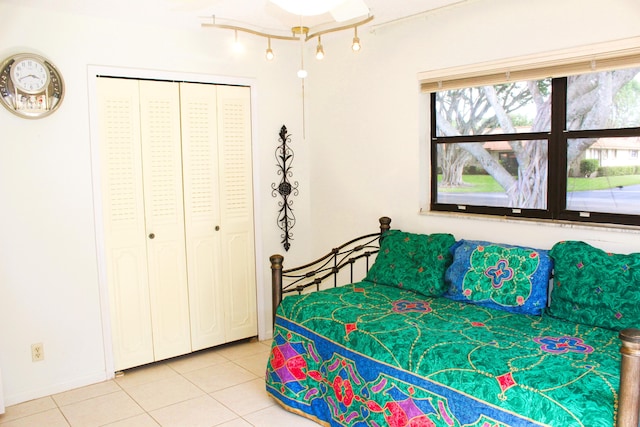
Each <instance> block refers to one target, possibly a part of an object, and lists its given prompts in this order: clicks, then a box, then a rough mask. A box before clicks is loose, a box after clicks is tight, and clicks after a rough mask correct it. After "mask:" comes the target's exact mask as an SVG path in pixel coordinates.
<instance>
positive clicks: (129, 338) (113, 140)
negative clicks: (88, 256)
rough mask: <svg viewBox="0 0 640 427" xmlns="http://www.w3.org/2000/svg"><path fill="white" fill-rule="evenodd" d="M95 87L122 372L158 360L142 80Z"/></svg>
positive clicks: (117, 359)
mask: <svg viewBox="0 0 640 427" xmlns="http://www.w3.org/2000/svg"><path fill="white" fill-rule="evenodd" d="M96 85H97V99H98V121H99V126H98V129H99V131H98V132H99V140H100V143H99V147H100V154H99V156H100V168H101V170H100V181H101V182H100V184H101V193H102V217H103V221H102V222H103V224H104V241H105V242H104V243H105V245H104V250H105V260H106V276H107V278H106V279H107V282H108V288H109V307H110V312H111V313H110V317H111V330H112V336H113V358H114V366H115V369H116V370H122V369H126V368H130V367H132V366H138V365H143V364H145V363H149V362H152V361H153V360H154V357H153V342H152V339H153V336H152V333H151V308H150V305H149V291H148V282H147V277H148V273H147V247H146V234H145V232H146V230H145V219H144V195H143V189H142V153H141V147H140V107H139V95H138V82H137V81H135V80H124V79H112V78H99V79H97V83H96Z"/></svg>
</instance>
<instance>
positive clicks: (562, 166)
mask: <svg viewBox="0 0 640 427" xmlns="http://www.w3.org/2000/svg"><path fill="white" fill-rule="evenodd" d="M638 150H640V68H624V69H617V70H612V71H603V72H594V73H583V74H578V75H574V76H569V77H555V78H547V79H540V80H528V81H517V82H507V83H498V84H491V85H487V86H476V87H463V88H453V89H449V90H440V91H433V92H431V163H432V164H431V209H432V210H439V211H455V212H461V211H462V212H468V213H482V214H494V215H501V216H505V215H507V216H518V217H528V218H547V219H565V220H575V221H588V222H604V223H620V224H634V225H640V160H639V159H638V154H637V153H638Z"/></svg>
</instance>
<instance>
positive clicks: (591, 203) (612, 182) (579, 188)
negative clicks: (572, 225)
mask: <svg viewBox="0 0 640 427" xmlns="http://www.w3.org/2000/svg"><path fill="white" fill-rule="evenodd" d="M568 146H569V149H568V151H567V154H568V156H567V157H568V159H567V168H568V178H567V209H568V210H572V211H580V212H601V213H620V214H632V215H638V214H640V159H639V158H638V152H640V137H630V138H599V139H595V138H580V139H570V140H569V141H568Z"/></svg>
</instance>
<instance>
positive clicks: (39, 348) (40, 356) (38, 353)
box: [31, 342, 44, 362]
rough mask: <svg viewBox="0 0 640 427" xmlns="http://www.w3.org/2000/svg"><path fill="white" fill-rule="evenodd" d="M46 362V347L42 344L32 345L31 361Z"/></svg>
mask: <svg viewBox="0 0 640 427" xmlns="http://www.w3.org/2000/svg"><path fill="white" fill-rule="evenodd" d="M41 360H44V346H43V345H42V343H41V342H39V343H36V344H31V361H32V362H40V361H41Z"/></svg>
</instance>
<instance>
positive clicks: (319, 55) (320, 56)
mask: <svg viewBox="0 0 640 427" xmlns="http://www.w3.org/2000/svg"><path fill="white" fill-rule="evenodd" d="M323 58H324V49H323V48H322V42H321V41H320V36H318V47H316V59H317V60H321V59H323Z"/></svg>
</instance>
